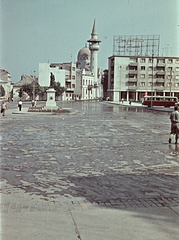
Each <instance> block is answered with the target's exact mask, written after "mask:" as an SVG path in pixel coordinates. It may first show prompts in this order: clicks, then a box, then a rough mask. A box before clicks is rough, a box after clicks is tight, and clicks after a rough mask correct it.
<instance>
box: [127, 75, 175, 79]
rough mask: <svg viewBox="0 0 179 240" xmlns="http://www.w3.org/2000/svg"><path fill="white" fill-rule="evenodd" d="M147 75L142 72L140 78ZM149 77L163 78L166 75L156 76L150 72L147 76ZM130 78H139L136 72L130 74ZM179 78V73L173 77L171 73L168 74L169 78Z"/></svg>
mask: <svg viewBox="0 0 179 240" xmlns="http://www.w3.org/2000/svg"><path fill="white" fill-rule="evenodd" d="M145 77H146V75H145V74H140V79H144V78H145ZM147 77H148V78H161V79H164V75H162V76H156V75H152V74H149V75H148V76H147ZM129 78H137V75H135V74H133V75H132V74H130V75H129ZM171 78H172V79H173V80H174V79H177V80H178V79H179V75H176V76H175V77H172V76H171V75H168V76H167V79H171Z"/></svg>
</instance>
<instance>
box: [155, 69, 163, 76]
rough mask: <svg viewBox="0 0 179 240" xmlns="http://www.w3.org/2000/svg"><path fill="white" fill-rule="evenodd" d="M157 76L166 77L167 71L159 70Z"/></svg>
mask: <svg viewBox="0 0 179 240" xmlns="http://www.w3.org/2000/svg"><path fill="white" fill-rule="evenodd" d="M156 75H165V71H163V70H157V72H156Z"/></svg>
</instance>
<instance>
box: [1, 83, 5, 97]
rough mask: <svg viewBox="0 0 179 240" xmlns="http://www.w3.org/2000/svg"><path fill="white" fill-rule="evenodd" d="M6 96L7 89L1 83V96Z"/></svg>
mask: <svg viewBox="0 0 179 240" xmlns="http://www.w3.org/2000/svg"><path fill="white" fill-rule="evenodd" d="M4 96H5V90H4V88H3V86H2V85H1V87H0V97H4Z"/></svg>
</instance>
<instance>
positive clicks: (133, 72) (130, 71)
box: [129, 69, 138, 74]
mask: <svg viewBox="0 0 179 240" xmlns="http://www.w3.org/2000/svg"><path fill="white" fill-rule="evenodd" d="M137 73H138V71H137V70H136V69H134V70H132V69H130V70H129V74H137Z"/></svg>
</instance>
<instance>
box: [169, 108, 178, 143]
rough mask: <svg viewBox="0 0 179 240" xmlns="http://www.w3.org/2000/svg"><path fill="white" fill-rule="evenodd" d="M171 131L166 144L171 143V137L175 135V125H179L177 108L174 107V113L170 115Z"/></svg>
mask: <svg viewBox="0 0 179 240" xmlns="http://www.w3.org/2000/svg"><path fill="white" fill-rule="evenodd" d="M170 121H171V130H170V136H169V140H168V142H169V143H171V141H172V137H173V136H174V135H175V134H176V124H177V123H179V112H178V106H175V107H174V111H173V112H172V113H171V114H170Z"/></svg>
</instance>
